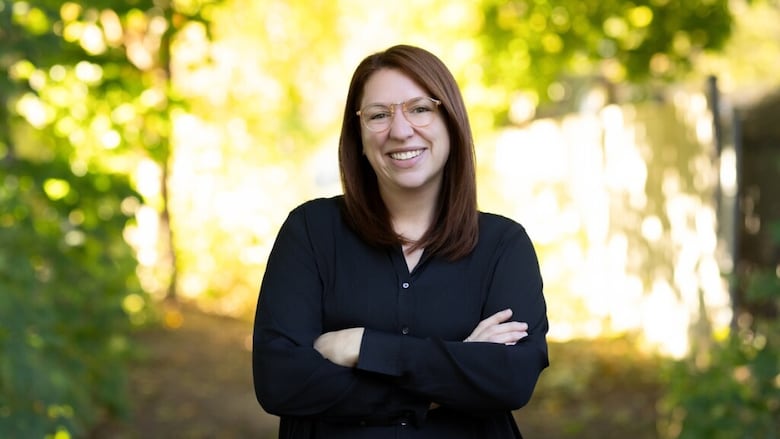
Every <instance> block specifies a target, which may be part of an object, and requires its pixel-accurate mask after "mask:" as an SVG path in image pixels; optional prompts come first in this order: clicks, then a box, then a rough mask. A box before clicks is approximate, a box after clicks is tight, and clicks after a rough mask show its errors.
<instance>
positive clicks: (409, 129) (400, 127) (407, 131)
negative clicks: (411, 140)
mask: <svg viewBox="0 0 780 439" xmlns="http://www.w3.org/2000/svg"><path fill="white" fill-rule="evenodd" d="M412 134H414V127H413V126H412V124H411V122H409V121H408V120H407V119H406V114H405V113H404V111H403V109H402V108H401V106H400V105H399V106H396V107H395V111H394V112H393V119H392V120H391V121H390V136H391V137H396V138H407V137H409V136H411V135H412Z"/></svg>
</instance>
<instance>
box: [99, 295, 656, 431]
mask: <svg viewBox="0 0 780 439" xmlns="http://www.w3.org/2000/svg"><path fill="white" fill-rule="evenodd" d="M179 309H180V312H181V314H178V313H176V314H174V316H176V318H174V319H173V320H172V321H173V323H174V324H173V326H175V327H176V328H175V329H173V328H170V327H165V326H162V327H156V328H152V329H148V330H144V331H141V332H139V333H138V334H137V335H136V341H137V343H138V345H139V346H140V353H139V355H138V357H137V359H136V360H135V361H133V363H132V365H131V371H130V398H131V403H132V413H131V415H130V418H129V419H128V420H126V421H110V422H105V423H103V424H102V425H100V426H99V427H98V428H96V429H95V431H94V432H93V434H92V435H91V437H92V438H93V439H135V438H143V439H154V438H177V439H178V438H181V439H198V438H219V439H222V438H225V439H230V438H257V439H266V438H269V439H270V438H275V437H276V432H277V422H278V420H277V418H276V417H274V416H271V415H268V414H266V413H264V412H263V411H262V409H261V408H260V406H259V405H258V403H257V401H256V400H255V396H254V391H253V388H252V377H251V350H250V349H251V347H250V341H251V329H252V328H251V322H247V321H242V320H238V319H231V318H226V317H220V316H214V315H210V314H207V313H203V312H201V311H198V310H196V309H194V308H190V307H183V308H179ZM550 357H551V362H552V364H553V366H552V367H551V368H550V369H548V370H547V371H545V373H544V374H543V375H542V379H541V381H540V383H539V385H538V386H537V391H536V393H535V394H534V398H533V400H532V401H531V403H529V405H528V406H526V407H525V408H523V409H521V410H520V411H518V412H516V414H515V415H516V418H517V419H518V421H519V424H520V427H521V431H523V434H524V436H525V437H526V438H530V439H558V438H560V439H564V438H578V439H583V438H584V439H587V438H599V439H610V438H625V437H631V438H632V439H651V438H655V437H656V435H655V422H656V419H655V418H656V415H655V406H656V403H657V400H658V397H659V395H660V386H659V378H658V374H657V373H656V372H655V370H656V369H657V363H656V362H655V361H653V360H652V359H650V360H647V359H642V358H639V356H638V355H636V354H635V353H634V352H633V349H632V346H631V343H630V342H628V341H625V340H617V341H616V340H612V341H604V342H599V343H598V344H594V343H592V342H586V343H569V344H565V345H556V344H551V346H550Z"/></svg>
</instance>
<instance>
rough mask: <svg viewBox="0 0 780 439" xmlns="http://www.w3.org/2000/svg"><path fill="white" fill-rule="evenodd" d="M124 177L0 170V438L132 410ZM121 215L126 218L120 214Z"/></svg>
mask: <svg viewBox="0 0 780 439" xmlns="http://www.w3.org/2000/svg"><path fill="white" fill-rule="evenodd" d="M137 203H138V198H137V196H136V195H135V194H134V192H133V191H132V190H131V189H130V186H129V184H128V181H127V179H126V178H124V177H121V176H115V175H110V174H105V173H87V174H86V175H84V176H81V177H79V176H75V175H74V174H73V173H72V172H71V171H70V169H69V167H68V165H67V163H65V162H63V161H62V160H55V161H51V162H46V163H34V162H29V161H21V160H20V161H13V162H11V161H6V162H5V163H3V164H2V167H0V206H2V210H0V289H1V290H2V294H0V321H2V322H3V324H2V327H1V328H0V437H30V438H35V437H43V436H44V435H45V434H51V433H54V432H56V431H57V429H58V428H64V429H66V430H68V431H70V432H71V433H75V434H83V433H84V432H85V430H86V429H87V428H89V427H91V425H92V423H94V422H95V421H96V420H99V419H100V418H101V417H102V416H104V415H122V414H123V413H125V412H126V409H127V407H126V400H125V389H124V385H125V365H124V363H125V361H126V359H127V355H128V354H129V347H130V345H129V341H128V332H129V330H130V327H129V321H128V316H127V315H126V313H125V312H124V310H123V308H122V302H123V300H124V299H125V298H126V297H127V296H128V295H130V294H136V293H138V292H139V287H138V285H137V282H136V280H135V275H134V271H135V264H136V263H135V260H134V256H133V253H132V251H131V249H130V248H129V246H127V244H126V243H125V242H124V240H123V238H122V231H123V229H124V227H125V224H126V222H127V221H128V214H130V213H131V212H129V211H128V209H129V208H130V207H132V205H133V204H137ZM123 208H124V210H123Z"/></svg>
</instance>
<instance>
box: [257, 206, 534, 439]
mask: <svg viewBox="0 0 780 439" xmlns="http://www.w3.org/2000/svg"><path fill="white" fill-rule="evenodd" d="M342 208H343V198H342V197H334V198H329V199H317V200H313V201H310V202H307V203H305V204H303V205H301V206H299V207H298V208H296V209H295V210H293V211H292V212H291V213H290V215H289V217H288V218H287V220H286V221H285V223H284V224H283V226H282V228H281V230H280V232H279V235H278V236H277V238H276V242H275V244H274V247H273V250H272V251H271V255H270V257H269V259H268V264H267V267H266V271H265V275H264V277H263V282H262V286H261V288H260V298H259V301H258V306H257V314H256V316H255V325H254V347H253V355H252V366H253V373H254V386H255V392H256V395H257V399H258V401H259V402H260V404H261V405H262V407H263V408H264V409H265V410H266V411H267V412H268V413H271V414H275V415H278V416H280V417H281V422H280V432H279V436H280V437H281V438H371V439H381V438H385V437H387V438H391V437H392V438H426V439H431V438H447V439H457V438H475V439H476V438H479V439H482V438H518V437H520V433H519V432H518V430H517V426H516V425H515V422H514V419H513V418H512V414H511V410H514V409H517V408H520V407H522V406H523V405H525V404H526V403H527V402H528V400H529V399H530V398H531V394H532V392H533V389H534V386H535V384H536V381H537V378H538V377H539V374H540V373H541V371H542V369H544V368H545V367H547V365H548V364H549V363H548V359H547V342H546V341H545V335H546V333H547V328H548V323H547V316H546V305H545V301H544V296H543V294H542V279H541V275H540V272H539V264H538V261H537V258H536V253H535V252H534V248H533V245H532V243H531V241H530V239H529V238H528V235H527V234H526V232H525V229H523V227H522V226H520V225H519V224H517V223H516V222H514V221H512V220H510V219H507V218H504V217H501V216H498V215H492V214H487V213H480V217H479V241H478V244H477V246H476V248H475V249H474V250H473V251H472V252H471V253H470V254H469V255H468V256H466V257H464V258H462V259H459V260H457V261H455V262H449V261H446V260H444V259H441V258H439V257H427V256H426V255H425V253H423V256H422V258H421V259H420V262H419V263H418V265H417V266H416V267H415V269H414V270H413V271H412V272H411V273H410V272H409V270H408V268H407V265H406V262H405V260H404V257H403V254H402V251H401V249H400V248H394V249H379V248H375V247H370V246H368V245H367V244H365V243H364V242H363V241H361V239H360V238H359V237H358V236H357V235H356V234H355V233H354V232H353V231H352V229H350V228H349V227H348V226H347V225H346V223H345V222H344V219H343V216H342ZM506 308H511V309H512V311H513V316H512V320H515V321H522V322H527V323H528V326H529V329H528V336H527V337H526V338H524V339H522V340H521V341H520V342H518V343H517V344H515V345H512V346H507V345H504V344H500V343H484V342H483V343H480V342H474V343H465V342H463V341H462V340H463V339H465V338H466V337H467V336H468V335H469V334H470V333H471V331H472V330H473V329H474V328H475V327H476V326H477V324H478V323H479V322H480V321H481V320H483V319H484V318H486V317H488V316H490V315H492V314H494V313H496V312H498V311H500V310H502V309H506ZM351 327H364V328H365V332H364V335H363V340H362V343H361V346H360V356H359V359H358V364H357V366H356V367H355V368H348V367H342V366H339V365H336V364H334V363H332V362H330V361H329V360H327V359H325V358H324V357H322V356H321V355H320V354H319V353H318V352H317V351H316V350H315V349H314V348H313V344H314V340H315V339H316V338H317V337H318V336H319V335H320V334H322V333H325V332H329V331H335V330H339V329H345V328H351ZM431 402H435V403H437V404H439V405H440V407H437V408H433V409H429V407H430V405H431Z"/></svg>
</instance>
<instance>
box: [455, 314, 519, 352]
mask: <svg viewBox="0 0 780 439" xmlns="http://www.w3.org/2000/svg"><path fill="white" fill-rule="evenodd" d="M511 317H512V310H511V309H505V310H503V311H499V312H497V313H495V314H493V315H492V316H490V317H488V318H486V319H485V320H483V321H481V322H479V324H478V325H477V327H476V328H474V330H473V331H471V335H469V336H468V337H466V339H465V340H463V341H466V342H472V341H486V342H490V343H503V344H506V345H513V344H515V343H517V342H518V341H520V339H522V338H524V337H527V336H528V332H527V331H528V324H526V323H524V322H507V320H509V319H510V318H511Z"/></svg>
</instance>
